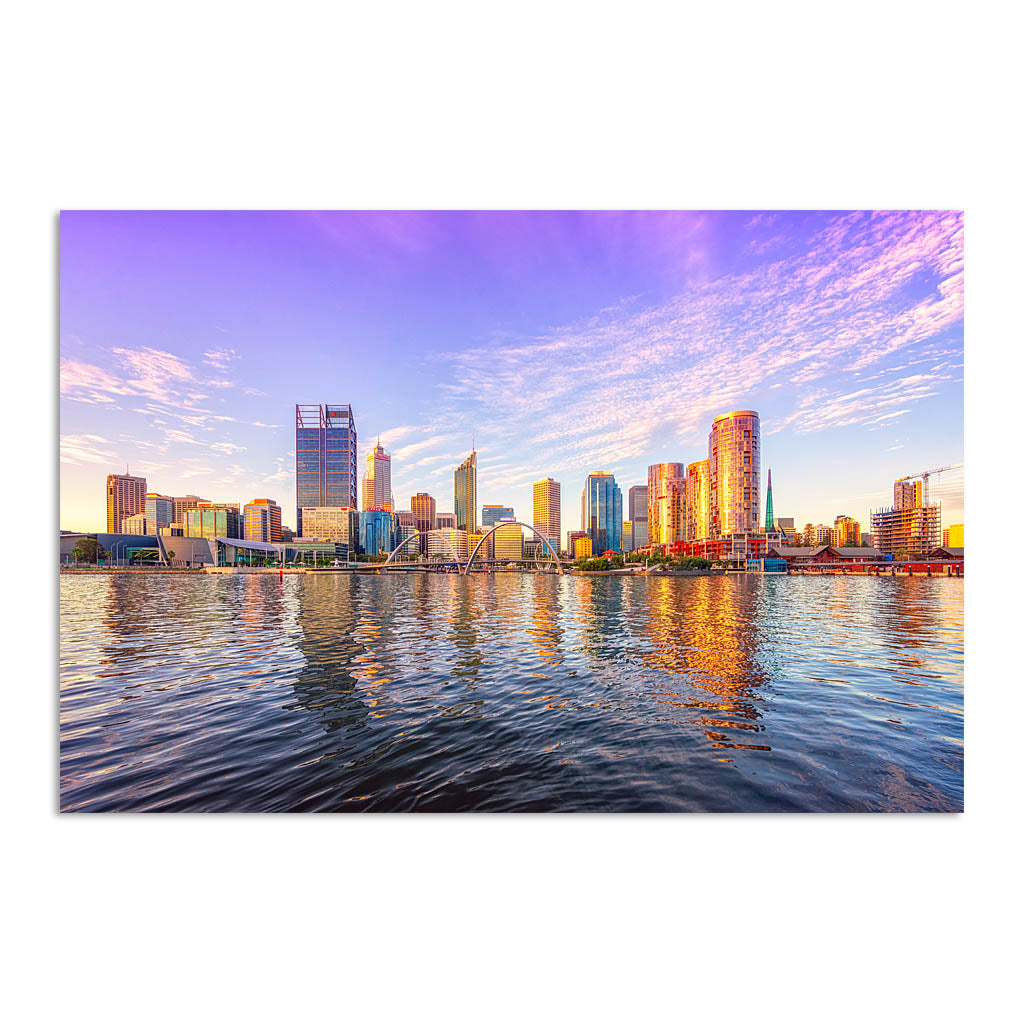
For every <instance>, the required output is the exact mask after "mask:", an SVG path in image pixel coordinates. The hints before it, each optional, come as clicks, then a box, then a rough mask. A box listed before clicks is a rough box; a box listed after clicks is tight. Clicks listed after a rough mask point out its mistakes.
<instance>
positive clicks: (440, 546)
mask: <svg viewBox="0 0 1024 1024" xmlns="http://www.w3.org/2000/svg"><path fill="white" fill-rule="evenodd" d="M473 532H474V533H475V532H476V531H475V530H474V531H473ZM427 554H428V555H429V556H430V557H431V558H440V559H442V560H443V559H449V558H451V557H452V556H453V555H455V556H457V557H458V560H459V561H460V562H464V561H465V560H466V559H467V558H469V533H468V532H467V531H466V530H453V529H450V528H449V527H445V528H444V529H441V528H440V527H439V528H438V529H436V530H435V531H434V532H433V533H432V534H431V535H430V537H429V540H428V543H427Z"/></svg>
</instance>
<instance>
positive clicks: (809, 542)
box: [804, 523, 815, 548]
mask: <svg viewBox="0 0 1024 1024" xmlns="http://www.w3.org/2000/svg"><path fill="white" fill-rule="evenodd" d="M814 540H815V535H814V524H813V523H805V524H804V547H808V548H809V547H813V546H814Z"/></svg>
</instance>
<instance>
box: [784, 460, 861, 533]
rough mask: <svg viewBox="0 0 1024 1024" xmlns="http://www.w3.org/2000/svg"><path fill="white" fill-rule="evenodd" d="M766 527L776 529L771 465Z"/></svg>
mask: <svg viewBox="0 0 1024 1024" xmlns="http://www.w3.org/2000/svg"><path fill="white" fill-rule="evenodd" d="M764 528H765V530H774V529H775V509H774V507H773V505H772V471H771V467H770V466H769V468H768V495H767V497H766V498H765V503H764ZM858 529H859V527H858Z"/></svg>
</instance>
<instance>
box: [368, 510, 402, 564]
mask: <svg viewBox="0 0 1024 1024" xmlns="http://www.w3.org/2000/svg"><path fill="white" fill-rule="evenodd" d="M396 527H397V516H396V515H395V514H394V513H393V512H390V511H388V510H387V509H383V508H372V509H363V510H362V511H361V512H360V513H359V550H360V551H361V552H362V553H363V554H364V555H389V554H391V552H392V551H394V550H395V544H396V539H395V538H396V533H397V529H396Z"/></svg>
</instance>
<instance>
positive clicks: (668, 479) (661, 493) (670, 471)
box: [647, 462, 686, 544]
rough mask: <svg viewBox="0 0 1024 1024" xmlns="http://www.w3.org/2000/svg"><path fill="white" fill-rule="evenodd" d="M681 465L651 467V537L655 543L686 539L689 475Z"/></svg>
mask: <svg viewBox="0 0 1024 1024" xmlns="http://www.w3.org/2000/svg"><path fill="white" fill-rule="evenodd" d="M685 468H686V467H685V466H684V465H683V464H682V463H681V462H659V463H657V464H656V465H654V466H648V467H647V537H648V542H649V543H651V544H674V543H675V542H676V541H680V540H685V539H686V473H685Z"/></svg>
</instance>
